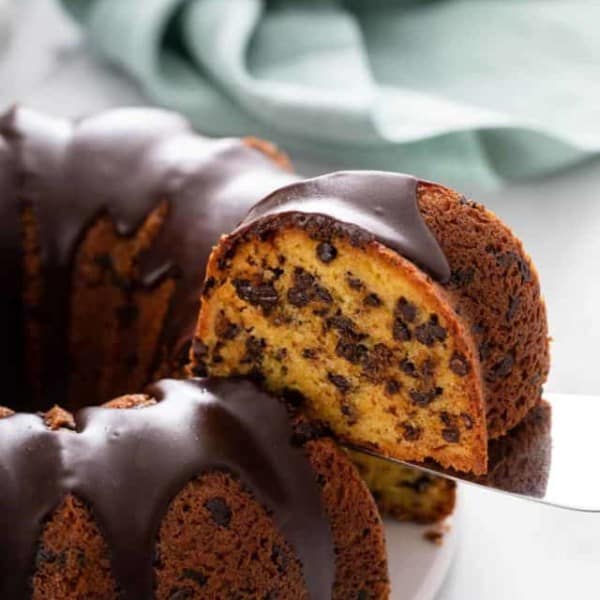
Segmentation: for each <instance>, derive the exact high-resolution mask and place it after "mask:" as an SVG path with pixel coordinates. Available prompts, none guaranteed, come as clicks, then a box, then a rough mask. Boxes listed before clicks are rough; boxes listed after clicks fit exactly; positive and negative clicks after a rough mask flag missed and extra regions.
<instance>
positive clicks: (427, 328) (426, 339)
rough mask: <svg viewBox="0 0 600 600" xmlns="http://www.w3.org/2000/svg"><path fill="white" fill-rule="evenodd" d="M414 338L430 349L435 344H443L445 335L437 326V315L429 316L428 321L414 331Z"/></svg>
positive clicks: (440, 327)
mask: <svg viewBox="0 0 600 600" xmlns="http://www.w3.org/2000/svg"><path fill="white" fill-rule="evenodd" d="M415 336H416V338H417V340H418V341H419V342H421V344H424V345H425V346H428V347H430V346H433V345H434V344H435V343H436V342H443V341H444V340H445V339H446V336H447V333H446V330H445V329H444V328H443V327H442V326H441V325H440V324H439V322H438V317H437V315H431V316H430V317H429V321H427V322H426V323H422V324H421V325H419V326H418V327H417V328H416V329H415Z"/></svg>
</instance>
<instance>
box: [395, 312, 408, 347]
mask: <svg viewBox="0 0 600 600" xmlns="http://www.w3.org/2000/svg"><path fill="white" fill-rule="evenodd" d="M392 335H393V337H394V339H395V340H397V341H398V342H407V341H408V340H410V338H411V335H410V329H409V328H408V325H407V324H406V323H405V322H404V321H403V320H402V319H400V318H398V317H396V318H395V319H394V326H393V328H392Z"/></svg>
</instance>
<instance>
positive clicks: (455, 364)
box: [450, 352, 471, 377]
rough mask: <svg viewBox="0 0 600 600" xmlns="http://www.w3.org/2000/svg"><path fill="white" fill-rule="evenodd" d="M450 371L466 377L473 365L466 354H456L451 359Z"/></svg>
mask: <svg viewBox="0 0 600 600" xmlns="http://www.w3.org/2000/svg"><path fill="white" fill-rule="evenodd" d="M450 370H451V371H452V372H453V373H455V374H456V375H458V376H459V377H464V376H465V375H466V374H467V373H468V372H469V371H470V370H471V365H470V364H469V362H468V361H467V359H466V357H465V356H464V354H461V353H460V352H454V353H453V354H452V357H451V358H450Z"/></svg>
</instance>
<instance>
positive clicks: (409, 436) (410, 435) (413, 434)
mask: <svg viewBox="0 0 600 600" xmlns="http://www.w3.org/2000/svg"><path fill="white" fill-rule="evenodd" d="M402 429H403V430H404V439H405V440H406V441H407V442H416V441H417V440H418V439H420V437H421V433H422V431H421V428H420V427H418V426H417V425H413V424H412V423H408V422H405V423H402Z"/></svg>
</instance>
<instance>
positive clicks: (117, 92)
mask: <svg viewBox="0 0 600 600" xmlns="http://www.w3.org/2000/svg"><path fill="white" fill-rule="evenodd" d="M6 1H7V0H0V5H1V4H3V3H4V2H6ZM123 1H126V0H123ZM14 4H15V6H16V5H17V2H16V1H15V2H14ZM0 9H1V6H0ZM14 12H15V15H14V28H13V32H12V39H11V40H10V42H9V45H8V47H7V48H6V49H5V51H4V54H1V52H2V50H1V43H0V110H2V109H4V108H5V107H6V106H8V105H9V104H11V103H13V102H16V101H18V102H23V103H26V104H28V105H30V106H33V107H36V108H39V109H42V110H44V111H47V112H51V113H54V114H60V115H68V116H78V115H81V114H85V113H89V112H93V111H94V110H98V109H101V108H104V107H108V106H114V105H120V104H143V103H145V102H146V100H145V99H144V97H143V95H142V94H141V93H140V91H139V90H138V89H137V87H136V86H135V85H134V84H132V83H131V82H129V81H128V80H127V79H125V78H124V77H123V76H122V75H121V74H120V73H119V72H117V71H115V70H114V69H113V68H111V67H109V66H107V65H106V64H102V63H100V62H99V61H98V60H97V58H96V57H94V56H93V55H92V54H91V53H90V52H89V51H88V50H87V49H86V48H85V46H84V45H83V44H82V42H81V41H80V40H79V37H78V35H77V32H76V31H75V29H74V27H73V26H72V25H71V24H70V23H69V22H68V21H66V20H65V19H64V17H62V16H61V15H60V14H59V12H58V10H57V9H56V7H55V6H54V3H53V2H52V1H51V0H21V1H20V2H19V3H18V7H17V8H16V9H15V11H14ZM0 15H1V10H0ZM0 18H1V17H0ZM1 30H2V28H1V27H0V32H1ZM574 93H585V92H584V91H582V90H579V91H574ZM596 125H597V126H600V124H596ZM296 158H298V157H296ZM295 162H296V166H297V168H298V170H299V171H301V172H305V173H307V174H316V173H319V172H323V171H327V170H330V169H331V168H332V167H334V166H335V165H328V166H324V165H315V164H311V163H310V162H307V161H303V160H301V159H299V160H296V161H295ZM467 187H468V186H467ZM461 191H463V192H466V193H467V194H470V195H472V196H473V197H474V198H475V199H477V200H479V201H482V202H484V203H485V204H486V205H487V206H489V207H490V208H492V209H493V210H494V211H495V212H496V213H497V214H498V215H500V216H501V217H502V218H503V219H504V220H505V221H506V222H508V223H509V224H510V225H511V226H512V227H513V229H514V230H515V232H516V233H517V235H518V236H519V237H521V239H522V240H523V241H524V243H525V246H526V248H527V249H528V251H529V252H530V254H531V255H532V257H533V259H534V262H535V263H536V264H537V267H538V270H539V272H540V276H541V280H542V288H543V291H544V293H545V296H546V301H547V304H548V313H549V320H550V326H551V334H552V336H553V338H554V343H553V366H552V373H551V376H550V380H549V382H548V384H547V386H546V389H547V390H549V391H555V392H565V393H583V394H594V393H600V364H599V363H600V312H599V308H600V307H599V304H600V274H599V271H600V161H591V162H589V163H588V164H585V165H581V166H580V167H577V168H575V169H572V170H569V171H567V172H564V173H557V174H555V175H553V176H551V177H547V178H545V179H544V180H542V181H537V182H529V183H526V184H521V185H518V186H510V187H507V188H505V189H502V190H499V191H494V192H492V193H490V192H485V193H480V192H478V191H477V190H475V189H463V190H461ZM599 401H600V398H599ZM582 418H585V416H584V415H582ZM599 430H600V424H599ZM599 459H600V457H599ZM573 468H574V469H577V465H576V464H575V465H573ZM581 476H582V477H595V478H600V475H599V474H598V472H596V473H581ZM460 491H461V494H460V500H461V502H462V505H463V506H462V508H463V510H462V513H463V518H462V519H461V532H460V543H459V547H458V552H457V556H456V560H455V562H454V565H453V567H452V569H451V571H450V574H449V576H448V579H447V581H446V583H445V585H444V587H443V590H442V592H441V593H440V596H439V600H471V599H473V600H480V599H482V600H520V599H528V600H537V599H540V600H559V599H561V600H562V599H564V598H570V599H573V600H575V599H577V600H587V599H597V598H600V581H599V579H600V515H598V516H595V515H589V514H579V513H571V512H567V511H563V510H557V509H553V508H549V507H545V506H542V505H538V504H535V503H528V502H523V501H520V500H516V499H512V498H509V497H505V496H501V495H498V494H496V493H493V492H489V491H486V490H478V489H475V488H461V490H460Z"/></svg>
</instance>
